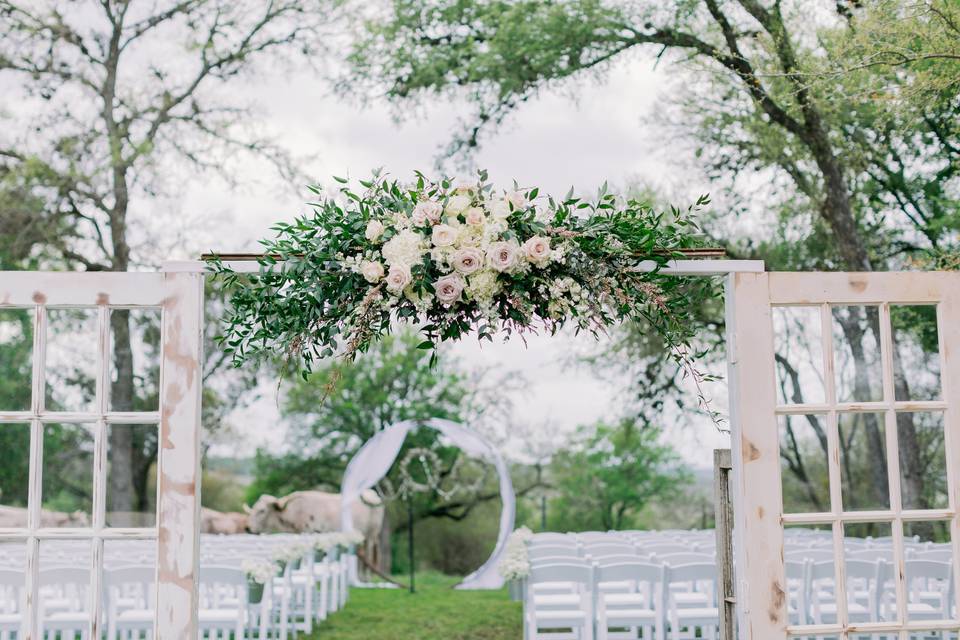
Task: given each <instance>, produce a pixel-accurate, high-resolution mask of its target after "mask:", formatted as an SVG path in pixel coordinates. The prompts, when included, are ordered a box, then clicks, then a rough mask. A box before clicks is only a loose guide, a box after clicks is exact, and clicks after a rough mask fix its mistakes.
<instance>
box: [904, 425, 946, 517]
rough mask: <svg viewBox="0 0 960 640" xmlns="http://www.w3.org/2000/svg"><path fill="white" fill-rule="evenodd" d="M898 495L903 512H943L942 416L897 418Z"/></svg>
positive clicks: (944, 465) (944, 458) (944, 462)
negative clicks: (898, 452)
mask: <svg viewBox="0 0 960 640" xmlns="http://www.w3.org/2000/svg"><path fill="white" fill-rule="evenodd" d="M897 439H898V440H899V443H898V447H899V449H900V492H901V499H902V501H903V508H904V509H945V508H946V507H947V506H948V498H947V456H946V449H945V442H944V437H943V414H942V413H938V412H922V413H908V412H902V413H898V414H897Z"/></svg>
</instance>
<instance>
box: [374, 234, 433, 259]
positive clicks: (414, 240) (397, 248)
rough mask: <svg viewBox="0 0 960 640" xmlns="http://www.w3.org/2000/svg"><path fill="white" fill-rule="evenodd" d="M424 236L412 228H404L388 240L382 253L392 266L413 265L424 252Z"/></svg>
mask: <svg viewBox="0 0 960 640" xmlns="http://www.w3.org/2000/svg"><path fill="white" fill-rule="evenodd" d="M423 240H424V238H423V236H421V235H420V234H419V233H417V232H416V231H413V230H412V229H404V230H403V231H401V232H400V233H398V234H397V235H395V236H393V237H392V238H390V239H389V240H387V242H386V244H384V245H383V248H382V249H380V253H382V254H383V259H384V260H385V261H386V263H387V264H388V265H390V266H393V265H395V264H405V265H408V266H409V265H413V264H417V263H418V262H420V259H421V258H422V256H423V253H424V249H425V247H424V243H423Z"/></svg>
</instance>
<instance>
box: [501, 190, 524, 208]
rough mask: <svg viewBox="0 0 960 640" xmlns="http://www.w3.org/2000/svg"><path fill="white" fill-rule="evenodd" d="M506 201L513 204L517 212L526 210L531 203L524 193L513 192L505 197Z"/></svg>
mask: <svg viewBox="0 0 960 640" xmlns="http://www.w3.org/2000/svg"><path fill="white" fill-rule="evenodd" d="M504 199H506V201H507V202H509V203H510V204H512V205H513V208H514V209H515V210H519V209H526V208H527V204H528V202H529V201H528V200H527V194H525V193H524V192H522V191H511V192H510V193H508V194H507V195H505V196H504Z"/></svg>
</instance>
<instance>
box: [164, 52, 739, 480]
mask: <svg viewBox="0 0 960 640" xmlns="http://www.w3.org/2000/svg"><path fill="white" fill-rule="evenodd" d="M676 81H677V80H676V79H672V80H671V79H670V78H668V75H667V74H666V73H664V72H663V71H658V70H654V69H653V68H652V64H651V63H650V62H649V61H640V62H637V61H634V62H629V63H625V64H622V65H620V66H618V67H616V68H615V69H614V70H613V71H612V72H611V74H610V75H609V77H608V78H607V80H606V81H605V82H602V83H598V82H590V83H588V84H586V85H583V86H581V87H580V89H581V90H580V91H579V92H578V94H577V96H576V99H573V98H571V97H569V96H560V95H545V96H543V97H542V98H540V99H537V100H534V101H532V102H531V103H529V104H527V105H526V106H525V107H524V108H523V109H522V110H521V111H520V113H518V114H517V116H516V117H514V118H512V119H511V120H510V122H509V123H508V125H507V126H506V127H505V128H504V129H502V130H501V131H500V132H499V134H498V135H497V136H496V137H494V138H492V139H490V140H488V141H487V143H486V144H485V146H484V147H483V149H482V150H481V152H480V153H479V154H478V156H477V158H476V166H478V167H482V168H486V169H487V170H489V172H490V176H491V179H492V180H493V181H494V182H495V183H497V184H505V185H506V184H509V183H510V182H512V180H514V179H516V180H518V181H519V182H520V183H521V184H522V185H525V186H534V185H536V186H540V187H541V189H542V190H544V191H546V192H548V193H555V194H560V195H562V194H563V193H565V192H566V191H567V189H569V188H570V187H571V186H573V187H574V188H575V189H577V190H578V191H579V192H582V193H589V192H591V191H593V190H594V189H596V188H597V187H598V186H599V185H600V184H602V183H603V182H604V181H605V180H607V181H609V182H610V183H611V184H613V185H625V184H630V183H634V182H642V183H644V184H647V185H651V186H655V187H656V188H657V189H658V190H659V191H661V192H663V193H666V194H668V195H669V196H670V197H671V199H673V200H676V201H678V203H680V202H683V203H686V202H687V201H689V200H692V199H693V198H695V197H696V195H698V194H700V193H705V192H708V191H709V185H708V183H707V182H706V180H705V179H704V178H703V177H702V176H701V175H699V174H698V172H696V171H695V170H693V169H691V168H690V167H691V164H692V163H691V161H690V154H689V153H687V152H685V151H684V150H683V146H682V145H679V144H677V142H676V141H675V140H670V139H668V138H667V137H666V134H665V132H664V131H663V130H662V128H660V127H657V126H656V125H655V124H654V121H655V118H654V117H653V116H654V115H655V113H654V112H655V110H656V109H658V108H660V107H661V106H662V104H661V102H660V99H661V96H662V95H663V92H664V91H665V89H666V88H667V87H669V86H670V84H669V83H670V82H676ZM251 85H253V86H250V88H249V89H248V90H247V94H248V97H249V98H250V99H251V100H253V101H255V102H256V103H258V105H259V107H260V109H261V112H262V114H263V119H264V123H265V125H266V127H267V130H268V131H270V132H272V133H273V134H275V135H276V137H277V139H278V140H279V141H280V142H281V143H283V144H284V145H285V146H286V147H288V148H289V149H291V150H292V151H293V152H294V153H295V154H298V155H302V156H307V155H310V156H315V159H314V160H313V161H312V162H310V163H309V170H310V173H311V175H312V176H315V177H316V179H317V180H318V181H326V180H329V176H330V175H341V176H342V175H348V176H351V177H364V176H366V175H367V174H369V172H370V171H371V170H372V169H373V168H374V167H378V166H382V167H384V168H385V169H386V170H387V171H389V172H390V173H392V174H394V175H396V176H398V177H406V176H410V175H411V173H412V171H413V170H414V169H421V170H424V171H426V172H432V170H433V167H434V162H435V159H436V157H437V154H438V151H439V149H440V148H441V147H442V146H443V145H445V143H446V142H448V141H449V139H450V134H451V131H452V130H453V129H454V127H455V124H456V121H457V119H458V117H459V112H460V111H459V110H460V109H462V106H458V105H456V104H451V103H450V102H449V101H438V103H437V104H436V105H431V106H428V108H426V109H425V110H423V112H422V113H421V114H419V117H417V118H413V119H408V120H405V121H404V122H401V123H400V124H397V123H396V122H395V121H394V119H393V118H392V112H391V110H390V109H389V108H388V107H386V106H384V105H376V106H372V107H368V108H359V107H358V106H357V105H355V104H347V103H344V102H343V101H342V100H340V99H339V98H337V97H335V96H333V95H331V92H330V90H329V88H328V86H326V85H325V84H323V83H322V82H319V81H317V80H316V79H315V78H314V77H313V76H312V75H310V74H309V73H307V72H303V73H294V74H290V75H288V76H287V77H284V78H278V79H275V80H272V81H263V82H256V83H251ZM260 171H261V168H259V167H253V166H251V167H249V168H248V170H247V172H246V173H247V174H249V175H248V176H245V177H249V178H251V180H252V181H251V184H250V185H249V186H247V187H246V188H244V189H242V190H239V191H237V190H228V189H226V188H224V187H218V186H216V185H215V184H203V185H200V184H189V188H188V189H187V191H186V193H185V195H184V197H183V199H182V200H181V201H180V202H178V203H177V206H179V207H181V210H182V212H183V215H184V218H183V219H184V220H188V221H190V229H191V233H192V232H193V231H194V230H196V232H197V234H198V235H196V236H194V237H192V238H191V239H190V241H189V242H186V243H185V244H182V245H180V247H191V249H190V250H191V251H193V250H194V248H195V247H196V246H197V242H198V240H197V238H198V237H199V238H203V240H201V242H208V243H209V244H210V246H209V248H210V249H214V250H218V251H242V250H249V251H256V250H257V244H256V241H257V240H258V239H259V238H262V237H265V236H268V235H270V232H269V227H270V225H271V224H272V223H274V222H276V221H277V220H280V219H289V218H292V217H293V216H294V215H296V214H298V213H301V212H303V211H304V210H305V208H304V206H303V204H302V203H303V202H304V201H305V200H307V199H308V196H307V193H306V191H305V190H304V192H303V193H293V192H289V191H285V190H283V189H281V188H275V187H273V186H271V184H270V182H269V180H267V181H265V180H263V179H258V178H260V176H259V172H260ZM204 248H207V247H204ZM172 251H173V253H174V256H173V257H175V258H194V257H196V256H195V255H176V254H177V251H178V249H177V248H176V247H174V248H173V249H172ZM586 340H589V339H586ZM591 346H592V345H591V344H587V343H585V342H584V340H583V339H580V340H574V339H572V338H566V337H561V338H552V339H551V338H542V339H535V340H532V341H531V342H530V343H529V345H528V347H527V348H526V349H525V348H524V346H523V345H522V344H519V343H514V342H512V343H509V344H506V345H504V344H495V345H489V344H486V345H484V347H483V348H482V349H481V348H480V347H479V345H477V344H476V343H473V342H468V343H465V344H462V345H458V346H457V347H456V348H455V352H456V353H457V354H458V355H460V356H461V357H462V358H463V359H465V360H466V361H467V362H471V363H472V362H477V363H478V364H481V363H482V364H483V365H486V366H496V367H498V368H502V369H505V370H516V371H518V372H520V373H521V374H522V375H524V376H525V377H526V378H527V380H528V381H529V383H530V386H529V387H528V388H527V391H526V392H525V394H524V395H523V397H522V398H515V405H516V406H517V410H516V416H515V419H516V420H517V421H519V422H523V423H526V424H531V425H536V424H544V423H552V424H554V425H556V428H558V429H560V430H570V429H573V428H574V427H576V426H577V425H579V424H584V423H589V422H593V421H595V420H597V419H600V418H616V417H617V416H618V411H619V407H620V406H621V405H622V402H621V401H620V399H619V398H620V396H619V393H620V389H619V388H618V387H617V385H615V384H610V382H609V381H606V380H600V379H599V378H598V377H597V376H596V375H594V374H593V373H592V372H590V371H589V370H587V369H585V368H582V367H572V366H565V363H566V365H569V360H570V357H569V355H570V354H571V353H572V352H575V351H582V350H583V349H587V348H590V347H591ZM718 393H721V394H722V393H723V389H722V388H721V389H719V390H718ZM265 394H266V395H267V396H269V397H268V398H266V399H264V400H263V401H261V402H258V403H256V404H255V405H254V406H253V407H251V408H250V409H247V410H242V411H238V412H237V413H236V414H235V415H233V416H232V417H231V422H232V423H233V424H234V426H235V427H236V428H237V430H238V431H240V432H241V433H242V434H243V436H244V437H243V442H244V445H243V447H242V448H241V449H239V450H238V452H239V453H241V454H247V453H250V451H251V450H252V449H253V448H254V447H255V446H268V447H270V448H278V447H281V446H282V443H283V428H282V425H280V424H279V419H278V416H277V412H276V407H275V402H274V401H273V400H274V399H273V397H272V394H273V391H272V389H265ZM720 400H721V402H722V405H723V406H725V402H723V400H724V398H721V399H720ZM666 426H667V428H668V433H669V438H670V440H672V441H673V442H675V443H676V444H677V446H678V447H679V448H680V450H681V452H682V453H683V455H684V457H685V458H687V459H688V460H689V461H690V462H691V463H693V464H696V465H698V466H709V465H710V464H711V461H712V457H711V456H712V454H711V450H712V448H713V447H714V446H719V445H722V444H723V442H724V440H725V437H723V436H721V435H720V434H718V433H717V431H716V429H715V428H714V427H713V426H712V425H711V424H710V423H709V422H705V423H700V426H697V427H693V428H684V429H679V428H671V425H666ZM230 449H232V447H217V449H216V451H217V452H218V453H225V452H226V451H227V450H230Z"/></svg>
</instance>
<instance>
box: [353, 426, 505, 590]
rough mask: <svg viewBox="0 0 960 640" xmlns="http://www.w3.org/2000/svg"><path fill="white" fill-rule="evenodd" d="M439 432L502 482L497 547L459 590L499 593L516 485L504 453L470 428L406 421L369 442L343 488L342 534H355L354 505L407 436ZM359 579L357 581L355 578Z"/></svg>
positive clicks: (382, 472) (387, 467)
mask: <svg viewBox="0 0 960 640" xmlns="http://www.w3.org/2000/svg"><path fill="white" fill-rule="evenodd" d="M421 426H423V427H430V428H431V429H436V430H437V431H439V432H440V433H442V434H443V435H444V436H446V437H447V438H449V440H450V442H451V443H452V444H454V445H455V446H457V447H459V448H460V449H461V450H462V451H463V452H464V453H466V454H467V455H471V456H474V457H476V458H483V459H484V460H486V461H488V462H491V463H493V465H494V467H495V468H496V469H497V475H498V476H499V479H500V499H501V501H502V503H503V507H502V511H501V512H500V531H499V533H498V534H497V546H496V547H494V549H493V553H492V554H491V555H490V557H489V558H488V559H487V561H486V562H484V563H483V565H482V566H481V567H480V568H479V569H477V570H476V571H474V572H473V573H471V574H470V575H468V576H467V577H465V578H464V579H463V581H461V582H460V584H458V585H457V586H456V588H457V589H499V588H500V587H502V586H503V582H504V581H503V578H502V577H501V576H500V574H499V573H497V563H498V562H499V560H500V555H501V554H502V553H503V549H504V545H505V544H506V542H507V536H509V535H510V532H511V531H513V522H514V516H515V514H516V504H515V496H514V495H513V483H512V482H511V481H510V471H509V469H508V468H507V464H506V462H504V460H503V457H502V456H501V455H500V453H499V452H498V451H497V450H496V448H494V447H493V445H492V444H490V442H488V441H487V440H486V439H485V438H483V437H482V436H480V434H478V433H477V432H475V431H473V430H471V429H468V428H467V427H465V426H463V425H461V424H458V423H456V422H452V421H450V420H443V419H440V418H431V419H430V420H405V421H403V422H397V423H395V424H392V425H390V426H389V427H387V428H386V429H384V430H383V431H380V432H379V433H377V434H376V435H374V436H373V437H372V438H370V439H369V440H367V441H366V442H365V443H364V445H363V446H362V447H360V450H359V451H357V453H356V455H354V456H353V458H352V459H351V460H350V463H349V464H348V465H347V470H346V472H344V474H343V482H341V484H340V494H341V496H342V501H341V503H340V530H341V531H352V530H353V516H352V515H351V512H350V505H352V504H353V501H354V500H356V499H358V498H359V496H360V494H361V493H362V492H364V491H365V490H367V489H370V488H372V487H373V486H374V485H375V484H377V483H378V482H379V481H380V480H381V479H382V478H383V477H384V476H385V475H387V472H388V471H389V470H390V467H391V466H393V463H394V461H395V460H396V459H397V455H398V454H399V453H400V448H401V447H402V446H403V443H404V441H405V440H406V439H407V434H409V433H410V431H411V430H413V429H416V428H417V427H421ZM354 578H355V577H354Z"/></svg>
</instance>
